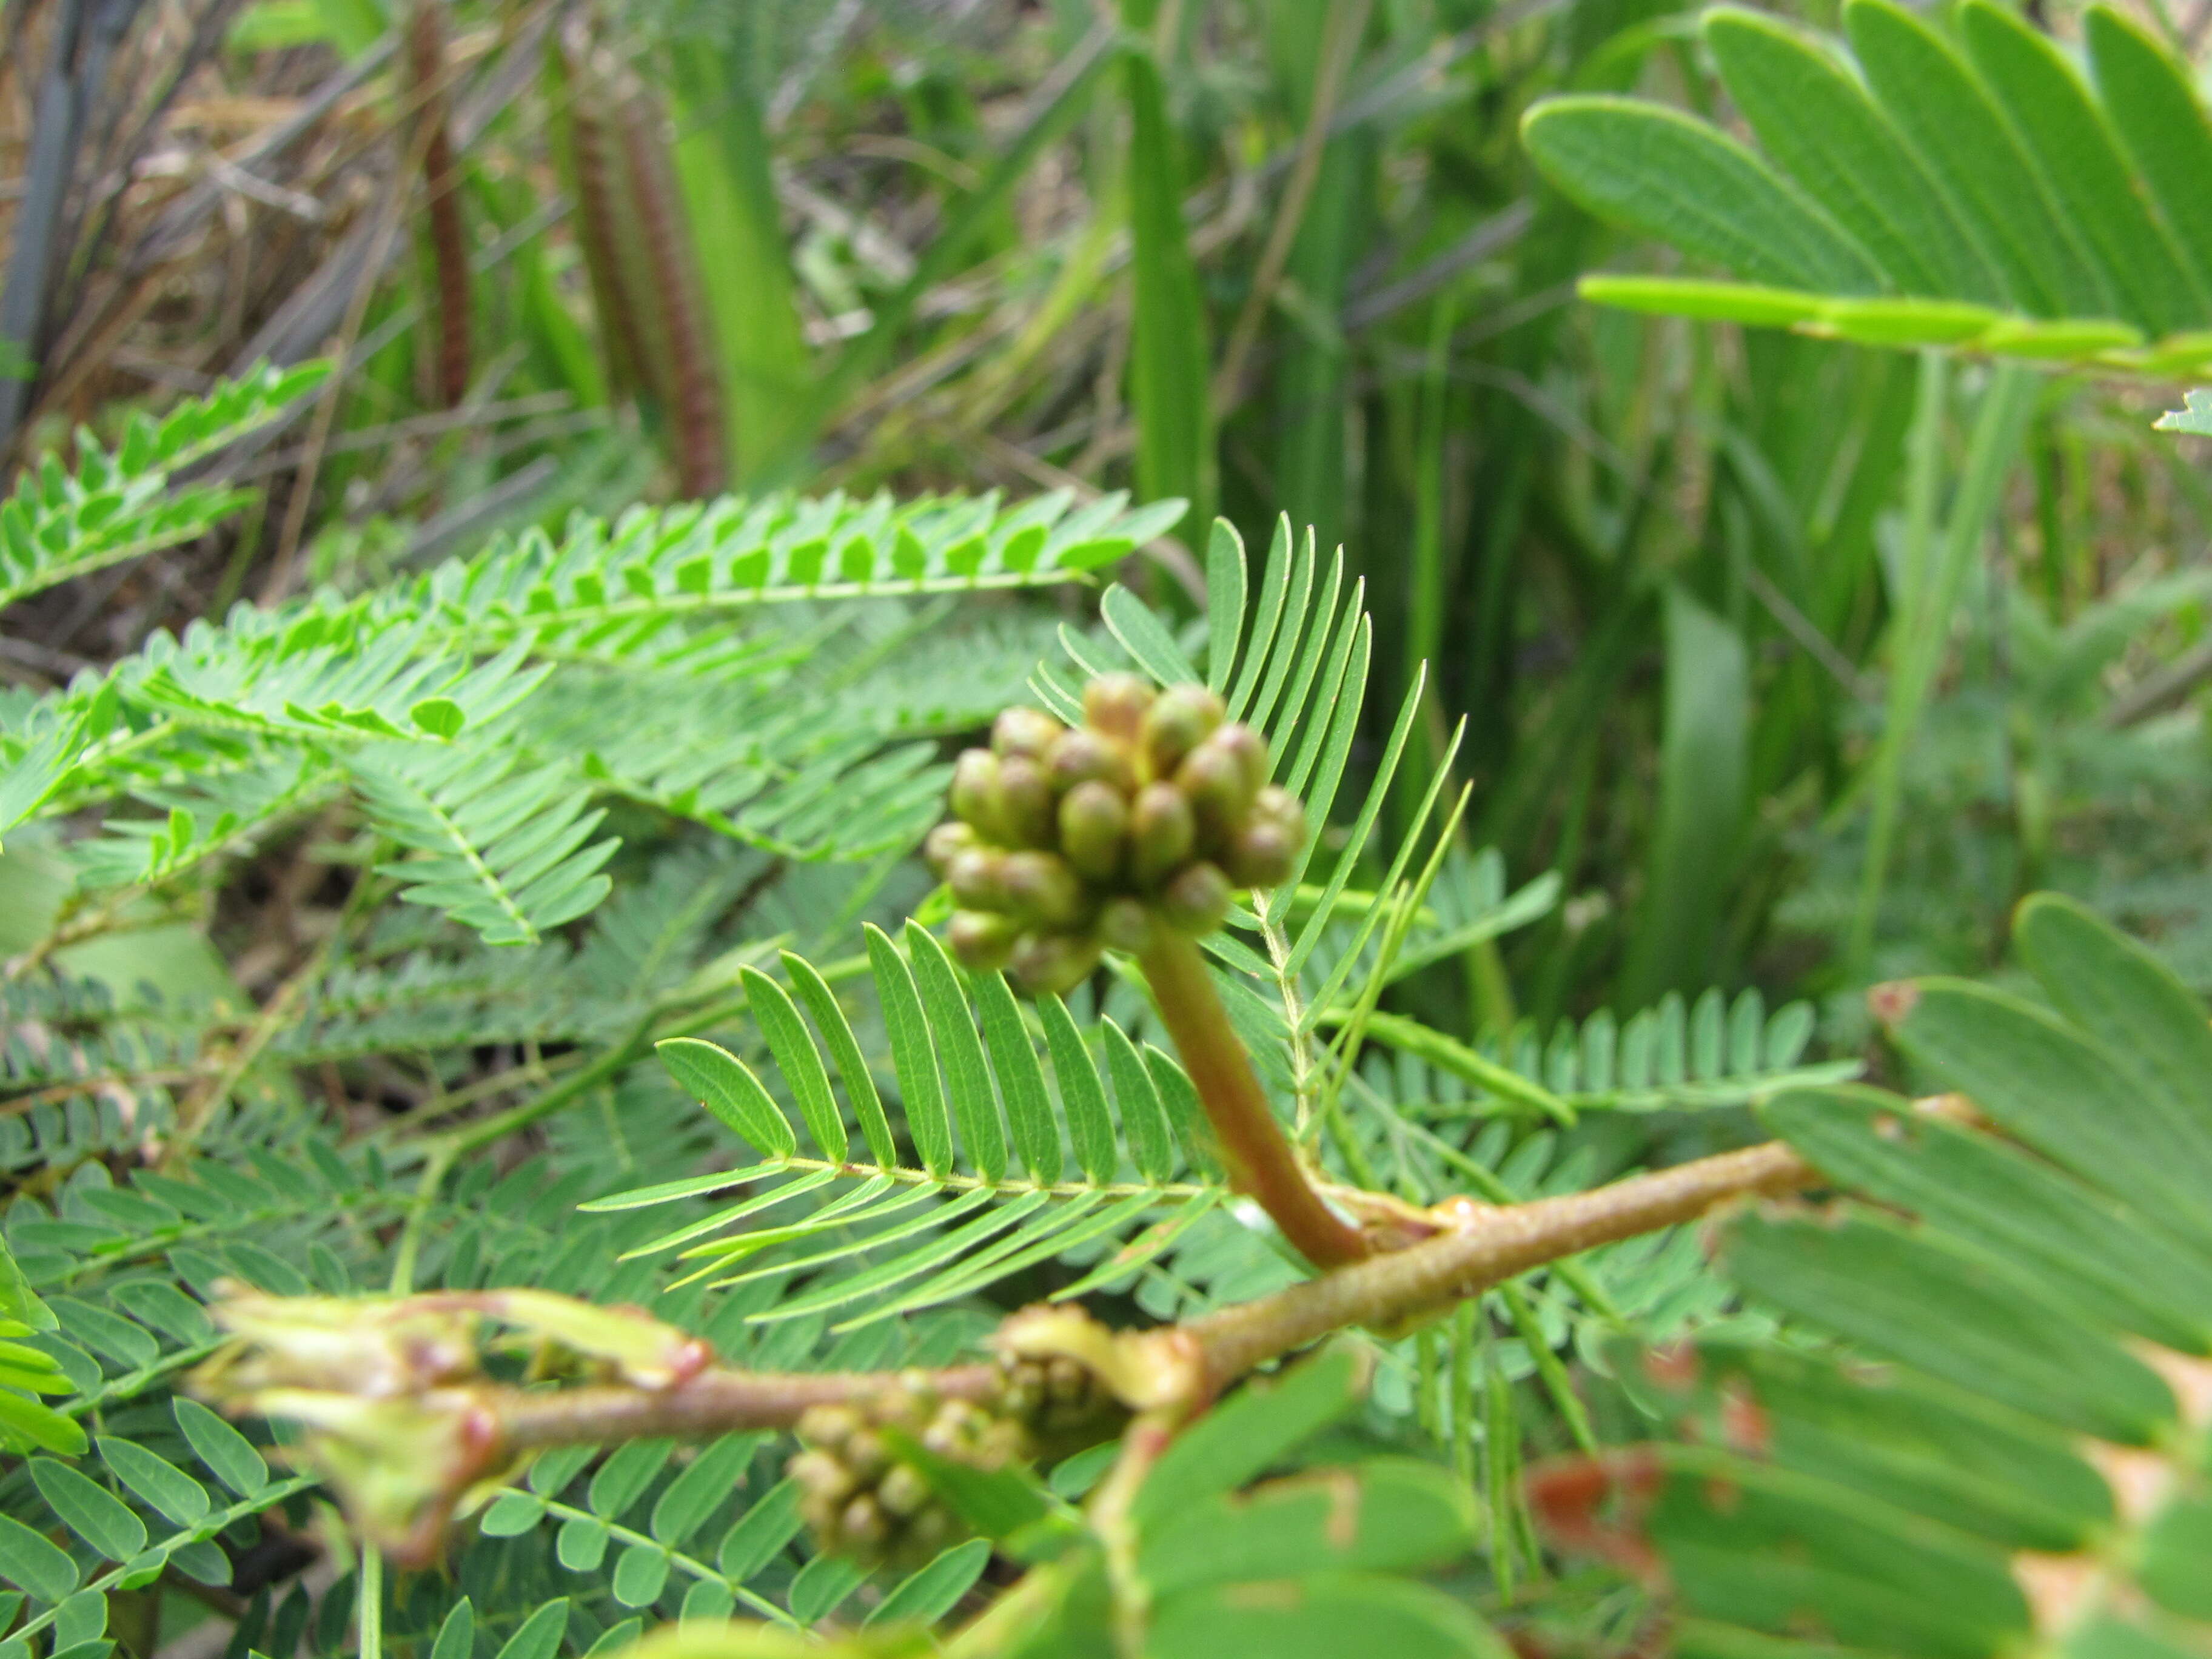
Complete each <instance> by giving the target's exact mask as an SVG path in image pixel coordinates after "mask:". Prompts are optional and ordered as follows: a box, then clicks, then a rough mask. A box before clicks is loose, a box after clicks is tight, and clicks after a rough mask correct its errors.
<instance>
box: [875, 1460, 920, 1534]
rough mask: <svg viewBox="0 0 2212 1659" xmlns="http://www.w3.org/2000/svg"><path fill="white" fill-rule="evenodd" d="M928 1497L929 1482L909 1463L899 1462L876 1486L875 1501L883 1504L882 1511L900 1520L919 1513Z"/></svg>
mask: <svg viewBox="0 0 2212 1659" xmlns="http://www.w3.org/2000/svg"><path fill="white" fill-rule="evenodd" d="M929 1498H930V1491H929V1482H928V1481H927V1480H923V1479H922V1477H921V1470H919V1469H917V1468H915V1467H914V1466H913V1465H912V1464H911V1463H901V1464H899V1465H898V1466H897V1467H896V1468H894V1469H892V1470H891V1472H890V1474H887V1475H885V1476H884V1479H883V1484H882V1485H881V1486H878V1487H877V1488H876V1502H877V1503H878V1504H882V1505H883V1508H884V1514H886V1515H894V1516H897V1517H898V1518H899V1519H900V1520H902V1521H905V1520H909V1519H911V1518H912V1517H914V1516H917V1515H919V1514H921V1511H922V1510H923V1509H924V1508H926V1507H927V1504H928V1503H929Z"/></svg>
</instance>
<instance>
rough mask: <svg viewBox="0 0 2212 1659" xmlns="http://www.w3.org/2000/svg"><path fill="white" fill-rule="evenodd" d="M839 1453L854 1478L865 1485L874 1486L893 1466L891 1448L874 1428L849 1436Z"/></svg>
mask: <svg viewBox="0 0 2212 1659" xmlns="http://www.w3.org/2000/svg"><path fill="white" fill-rule="evenodd" d="M838 1455H839V1457H840V1458H841V1459H842V1461H843V1462H844V1465H845V1467H846V1468H848V1469H850V1470H851V1471H852V1472H853V1478H854V1480H858V1481H859V1482H860V1484H861V1485H862V1486H873V1485H874V1484H875V1483H876V1482H877V1481H878V1480H881V1479H883V1477H884V1473H885V1472H886V1471H887V1470H889V1469H890V1466H891V1452H890V1447H889V1446H886V1445H885V1444H884V1437H883V1436H881V1435H879V1434H878V1433H877V1432H876V1431H874V1430H873V1429H860V1430H856V1431H854V1433H852V1434H850V1435H848V1436H847V1437H846V1439H845V1445H844V1449H843V1450H842V1451H841V1452H840V1453H839V1454H838Z"/></svg>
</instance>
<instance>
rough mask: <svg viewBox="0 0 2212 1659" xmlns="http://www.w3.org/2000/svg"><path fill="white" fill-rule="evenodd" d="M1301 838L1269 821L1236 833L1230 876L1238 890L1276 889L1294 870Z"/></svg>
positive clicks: (1230, 849)
mask: <svg viewBox="0 0 2212 1659" xmlns="http://www.w3.org/2000/svg"><path fill="white" fill-rule="evenodd" d="M1303 845H1304V837H1303V836H1292V835H1291V833H1290V831H1289V830H1288V829H1285V827H1284V826H1283V825H1282V824H1280V823H1273V822H1271V821H1268V820H1265V819H1263V820H1261V821H1260V822H1258V823H1249V824H1247V825H1245V826H1244V828H1243V829H1240V830H1238V831H1237V836H1236V838H1235V840H1234V841H1233V842H1231V846H1230V848H1229V877H1230V879H1231V880H1232V881H1234V882H1235V883H1236V884H1237V885H1238V886H1239V887H1279V886H1281V885H1282V884H1284V883H1285V882H1286V881H1288V880H1289V879H1290V878H1291V872H1292V871H1294V870H1296V869H1297V861H1298V848H1300V847H1302V846H1303Z"/></svg>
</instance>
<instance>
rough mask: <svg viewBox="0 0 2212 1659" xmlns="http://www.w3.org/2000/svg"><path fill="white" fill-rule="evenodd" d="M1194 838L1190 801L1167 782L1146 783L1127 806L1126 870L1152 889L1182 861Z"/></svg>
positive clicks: (1140, 883) (1195, 840) (1195, 838)
mask: <svg viewBox="0 0 2212 1659" xmlns="http://www.w3.org/2000/svg"><path fill="white" fill-rule="evenodd" d="M1197 838H1198V830H1197V826H1196V823H1194V820H1193V818H1192V817H1191V811H1190V802H1189V801H1188V800H1187V799H1184V797H1183V793H1182V790H1180V789H1178V788H1176V787H1175V785H1173V784H1171V783H1148V784H1146V786H1145V787H1143V788H1142V789H1140V790H1139V791H1138V792H1137V799H1136V800H1135V802H1134V803H1133V804H1132V805H1131V806H1130V808H1129V873H1130V875H1131V876H1132V877H1133V878H1134V879H1135V881H1136V884H1137V885H1138V886H1139V887H1142V888H1152V887H1156V886H1158V884H1160V883H1161V882H1162V881H1164V879H1166V878H1167V876H1168V875H1169V873H1170V872H1172V871H1174V870H1176V869H1179V868H1181V867H1182V865H1183V864H1184V863H1186V862H1187V861H1188V860H1189V858H1190V854H1191V848H1192V847H1193V846H1194V845H1195V844H1196V842H1197Z"/></svg>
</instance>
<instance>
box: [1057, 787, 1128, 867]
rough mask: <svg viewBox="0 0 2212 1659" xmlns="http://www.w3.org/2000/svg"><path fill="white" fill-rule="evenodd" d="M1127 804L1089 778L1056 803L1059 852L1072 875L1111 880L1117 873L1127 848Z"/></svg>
mask: <svg viewBox="0 0 2212 1659" xmlns="http://www.w3.org/2000/svg"><path fill="white" fill-rule="evenodd" d="M1128 829H1129V803H1128V802H1127V801H1126V800H1124V799H1122V798H1121V791H1119V790H1117V789H1115V787H1114V786H1113V785H1111V784H1109V783H1101V782H1100V781H1098V780H1097V779H1096V778H1093V779H1092V780H1091V781H1090V782H1088V783H1079V784H1077V785H1076V786H1075V787H1074V788H1073V789H1071V790H1069V791H1068V792H1067V793H1066V797H1065V798H1063V799H1061V801H1060V853H1061V854H1062V856H1064V857H1065V858H1066V860H1067V861H1068V862H1069V863H1070V864H1072V865H1073V866H1075V872H1076V873H1077V874H1078V875H1079V876H1083V877H1085V878H1089V879H1090V880H1092V881H1111V880H1113V879H1114V878H1115V877H1116V876H1117V875H1119V874H1121V860H1122V854H1123V853H1124V852H1125V851H1126V850H1127V845H1128Z"/></svg>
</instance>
